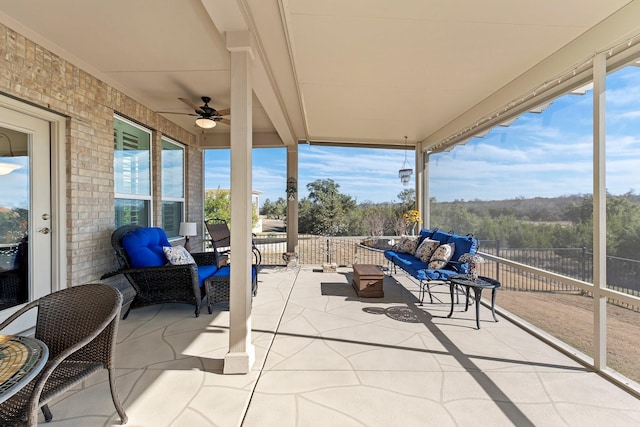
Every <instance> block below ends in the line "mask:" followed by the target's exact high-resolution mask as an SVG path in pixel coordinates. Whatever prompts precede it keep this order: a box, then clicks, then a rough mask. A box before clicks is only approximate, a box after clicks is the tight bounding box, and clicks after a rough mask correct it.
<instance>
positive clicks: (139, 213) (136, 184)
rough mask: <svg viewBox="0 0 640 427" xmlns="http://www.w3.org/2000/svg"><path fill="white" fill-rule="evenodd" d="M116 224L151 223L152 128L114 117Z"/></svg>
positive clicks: (147, 224)
mask: <svg viewBox="0 0 640 427" xmlns="http://www.w3.org/2000/svg"><path fill="white" fill-rule="evenodd" d="M113 128H114V129H113V140H114V160H113V161H114V165H113V169H114V182H115V226H116V228H118V227H120V226H123V225H126V224H137V225H140V226H143V227H146V226H149V225H151V131H150V130H148V129H145V128H143V127H142V126H139V125H137V124H135V123H133V122H130V121H128V120H125V119H123V118H120V117H117V116H116V117H115V119H114V126H113Z"/></svg>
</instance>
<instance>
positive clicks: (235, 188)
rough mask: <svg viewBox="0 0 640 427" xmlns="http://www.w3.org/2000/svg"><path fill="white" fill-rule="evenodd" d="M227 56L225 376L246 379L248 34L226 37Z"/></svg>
mask: <svg viewBox="0 0 640 427" xmlns="http://www.w3.org/2000/svg"><path fill="white" fill-rule="evenodd" d="M226 43H227V49H228V50H229V51H230V52H231V111H232V119H231V218H232V223H231V247H232V248H233V259H232V261H231V272H230V275H231V277H230V278H229V279H230V281H231V283H232V286H231V289H230V295H229V352H228V353H227V355H226V356H225V358H224V368H223V372H224V373H225V374H246V373H248V372H250V371H251V368H252V367H253V364H254V362H255V349H254V347H253V345H252V344H251V264H252V252H251V214H252V203H251V154H252V151H251V150H252V146H253V141H252V105H251V102H252V96H253V94H252V87H251V60H252V59H253V58H252V50H251V34H250V33H249V32H248V31H235V32H234V31H232V32H227V33H226Z"/></svg>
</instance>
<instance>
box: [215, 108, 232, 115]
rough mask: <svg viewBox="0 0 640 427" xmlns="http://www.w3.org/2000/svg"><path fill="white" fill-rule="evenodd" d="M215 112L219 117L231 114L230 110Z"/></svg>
mask: <svg viewBox="0 0 640 427" xmlns="http://www.w3.org/2000/svg"><path fill="white" fill-rule="evenodd" d="M217 111H218V114H220V115H221V116H228V115H229V114H231V108H223V109H222V110H217Z"/></svg>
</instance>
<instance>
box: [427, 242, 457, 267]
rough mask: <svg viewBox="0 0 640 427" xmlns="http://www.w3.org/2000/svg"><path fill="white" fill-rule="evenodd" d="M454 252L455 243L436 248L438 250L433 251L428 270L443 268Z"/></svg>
mask: <svg viewBox="0 0 640 427" xmlns="http://www.w3.org/2000/svg"><path fill="white" fill-rule="evenodd" d="M455 250H456V244H455V243H445V244H444V245H440V246H438V249H436V250H435V252H434V253H433V255H431V259H430V260H429V269H431V270H437V269H439V268H443V267H444V266H445V265H447V263H448V262H449V260H450V259H451V257H452V256H453V252H454V251H455Z"/></svg>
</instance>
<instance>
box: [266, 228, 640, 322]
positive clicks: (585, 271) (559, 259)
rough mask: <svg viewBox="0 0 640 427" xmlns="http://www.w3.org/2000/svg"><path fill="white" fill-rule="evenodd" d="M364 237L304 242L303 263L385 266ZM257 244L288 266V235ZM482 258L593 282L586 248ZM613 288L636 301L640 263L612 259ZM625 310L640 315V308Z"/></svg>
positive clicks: (508, 275) (504, 272) (533, 281)
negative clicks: (363, 243)
mask: <svg viewBox="0 0 640 427" xmlns="http://www.w3.org/2000/svg"><path fill="white" fill-rule="evenodd" d="M364 239H367V237H364V236H339V237H332V236H317V235H310V234H301V235H299V236H298V263H300V264H310V265H322V264H324V263H336V264H337V265H338V266H351V265H353V264H356V263H360V264H375V265H382V266H385V265H386V264H387V261H386V259H385V258H384V251H383V250H380V249H373V248H368V247H365V246H363V245H362V244H361V243H362V241H363V240H364ZM377 239H379V240H381V241H382V240H385V239H388V240H392V239H397V237H394V236H388V237H377ZM254 242H255V244H256V245H257V247H258V248H259V249H260V251H261V252H262V264H263V265H285V264H286V262H285V261H284V259H283V257H282V255H283V254H284V253H285V252H286V251H287V244H286V235H284V234H282V233H273V234H261V235H259V236H257V237H256V238H254ZM479 247H480V251H481V252H485V253H488V254H491V255H495V256H497V257H501V258H505V259H509V260H512V261H516V262H519V263H521V264H526V265H529V266H532V267H537V268H540V269H543V270H547V271H551V272H554V273H558V274H562V275H565V276H569V277H573V278H576V279H580V280H583V281H585V282H593V254H592V253H591V252H589V251H587V250H586V249H585V248H550V249H540V248H503V247H501V246H500V241H499V240H481V241H479ZM479 271H480V274H482V275H486V276H490V277H494V278H496V279H498V280H500V281H501V282H502V285H503V287H504V288H505V289H513V290H521V291H532V292H569V293H579V292H581V290H580V289H578V288H576V287H574V286H570V285H567V284H565V283H562V282H559V281H556V280H551V279H548V278H546V277H541V276H539V275H535V274H532V273H528V272H525V271H522V270H520V269H517V268H514V267H511V266H506V265H503V264H500V263H499V262H493V261H491V262H486V263H484V264H481V265H480V266H479ZM607 287H608V288H609V289H613V290H617V291H620V292H624V293H627V294H631V295H637V296H640V261H638V260H632V259H626V258H619V257H607ZM611 302H613V303H617V302H616V301H611ZM620 305H623V306H626V307H629V308H632V309H635V310H639V309H640V307H636V306H632V307H631V306H628V305H627V304H623V303H620Z"/></svg>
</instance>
